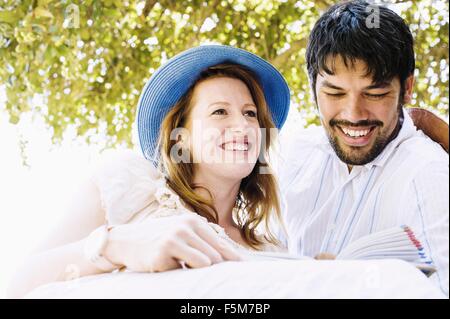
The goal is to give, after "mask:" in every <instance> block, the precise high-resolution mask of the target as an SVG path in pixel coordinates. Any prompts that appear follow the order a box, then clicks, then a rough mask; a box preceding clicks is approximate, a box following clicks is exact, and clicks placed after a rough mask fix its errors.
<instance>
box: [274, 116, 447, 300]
mask: <svg viewBox="0 0 450 319" xmlns="http://www.w3.org/2000/svg"><path fill="white" fill-rule="evenodd" d="M404 116H405V118H404V123H403V126H402V128H401V131H400V133H399V135H398V136H397V137H396V138H395V139H394V140H393V141H392V142H391V143H389V144H388V146H387V147H386V148H385V149H384V151H383V152H382V153H381V154H380V155H379V156H378V157H377V158H376V159H375V160H374V161H372V162H371V163H369V164H367V165H364V166H355V167H353V169H352V171H351V173H350V174H349V173H348V169H347V166H346V165H345V164H344V163H343V162H341V161H340V160H339V158H338V157H337V156H336V154H335V153H334V151H333V149H332V148H331V145H330V144H329V142H328V139H327V137H326V135H325V132H324V130H323V128H321V127H315V128H311V129H306V130H301V131H299V132H297V134H291V135H290V136H283V135H282V134H281V136H280V147H281V150H280V158H279V164H278V166H277V170H278V174H279V180H280V188H281V194H282V196H283V201H282V202H283V217H284V219H285V223H286V228H287V233H288V236H289V237H288V238H287V239H285V241H286V242H287V244H288V248H289V251H290V252H291V253H293V254H300V255H306V256H315V255H316V254H318V253H320V252H329V253H334V254H338V253H339V252H340V251H341V250H342V248H343V247H345V246H346V245H348V244H349V243H351V242H353V241H355V240H357V239H358V238H360V237H362V236H364V235H368V234H371V233H374V232H377V231H381V230H385V229H387V228H390V227H394V226H400V225H408V226H410V227H411V228H412V229H413V230H414V232H415V233H416V236H417V237H418V238H419V240H420V241H421V242H422V244H423V245H424V247H425V250H426V253H427V254H428V256H429V257H430V259H431V261H432V262H433V263H434V265H435V266H436V267H437V273H436V274H435V275H433V276H432V278H433V279H432V280H434V281H435V283H436V285H437V286H439V287H440V289H441V290H442V291H443V292H445V293H446V294H447V295H448V285H449V283H448V277H449V182H448V181H449V171H448V169H449V167H448V163H449V161H448V155H447V153H446V152H445V151H443V150H442V149H441V147H440V146H439V145H438V144H436V143H434V142H433V141H431V140H430V139H429V138H428V137H426V136H425V135H424V134H423V133H422V132H421V131H417V130H416V128H415V126H414V124H413V122H412V120H411V118H410V117H409V116H408V113H407V112H406V111H404Z"/></svg>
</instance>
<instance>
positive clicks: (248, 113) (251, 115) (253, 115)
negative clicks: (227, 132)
mask: <svg viewBox="0 0 450 319" xmlns="http://www.w3.org/2000/svg"><path fill="white" fill-rule="evenodd" d="M245 115H247V116H249V117H256V112H255V111H246V112H245Z"/></svg>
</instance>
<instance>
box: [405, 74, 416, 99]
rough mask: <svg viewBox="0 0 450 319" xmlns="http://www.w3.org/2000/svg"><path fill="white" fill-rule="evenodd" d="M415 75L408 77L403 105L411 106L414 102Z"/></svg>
mask: <svg viewBox="0 0 450 319" xmlns="http://www.w3.org/2000/svg"><path fill="white" fill-rule="evenodd" d="M414 82H415V78H414V74H411V75H410V76H408V77H407V78H406V80H405V92H404V94H403V104H409V103H411V100H412V94H413V88H414Z"/></svg>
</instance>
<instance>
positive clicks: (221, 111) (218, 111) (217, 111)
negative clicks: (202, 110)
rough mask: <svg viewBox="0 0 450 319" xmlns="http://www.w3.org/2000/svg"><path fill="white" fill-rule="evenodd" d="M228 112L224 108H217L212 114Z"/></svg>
mask: <svg viewBox="0 0 450 319" xmlns="http://www.w3.org/2000/svg"><path fill="white" fill-rule="evenodd" d="M226 113H227V112H225V110H224V109H218V110H215V111H214V112H213V113H212V115H225V114H226Z"/></svg>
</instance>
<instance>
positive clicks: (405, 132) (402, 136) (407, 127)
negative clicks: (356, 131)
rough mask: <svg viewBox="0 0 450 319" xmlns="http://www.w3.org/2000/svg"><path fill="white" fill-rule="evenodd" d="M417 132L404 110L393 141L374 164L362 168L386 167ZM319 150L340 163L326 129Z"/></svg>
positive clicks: (323, 131)
mask: <svg viewBox="0 0 450 319" xmlns="http://www.w3.org/2000/svg"><path fill="white" fill-rule="evenodd" d="M415 132H416V127H415V126H414V122H413V120H412V119H411V117H410V116H409V114H408V112H407V111H406V110H405V109H403V124H402V127H401V128H400V131H399V133H398V135H397V137H395V138H394V139H393V140H392V141H390V142H389V144H388V145H386V147H385V148H384V150H383V151H382V152H381V154H380V155H378V156H377V157H376V158H375V159H374V160H373V161H372V162H370V163H367V164H365V165H361V167H364V168H367V169H370V168H372V166H384V164H385V163H386V161H387V160H388V159H389V157H390V156H391V154H392V153H394V151H395V149H396V148H397V147H398V146H399V145H400V144H401V143H402V142H403V141H405V140H407V139H408V138H410V137H412V136H413V135H414V133H415ZM317 146H318V148H320V149H321V150H323V151H325V152H326V153H328V154H332V156H333V157H334V158H336V159H337V160H339V161H340V159H339V158H338V157H337V155H336V153H335V152H334V149H333V148H332V147H331V145H330V142H329V140H328V137H327V135H326V133H325V129H324V128H322V133H321V136H320V138H319V141H318V143H317Z"/></svg>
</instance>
